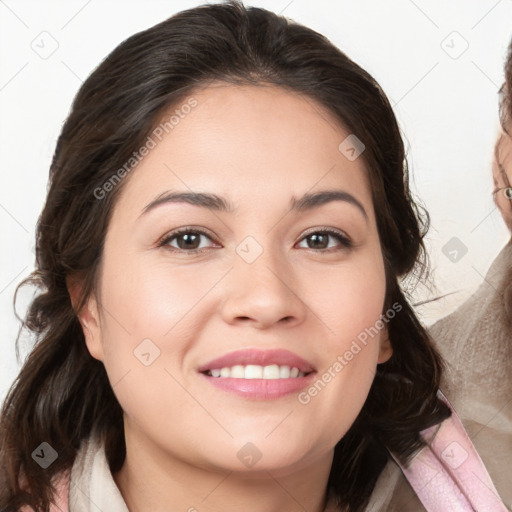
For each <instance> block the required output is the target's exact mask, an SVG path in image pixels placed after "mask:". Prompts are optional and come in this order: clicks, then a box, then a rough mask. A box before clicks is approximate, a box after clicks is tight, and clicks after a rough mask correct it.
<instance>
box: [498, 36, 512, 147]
mask: <svg viewBox="0 0 512 512" xmlns="http://www.w3.org/2000/svg"><path fill="white" fill-rule="evenodd" d="M499 94H500V121H501V126H502V128H503V131H504V132H506V133H508V134H509V135H510V136H511V137H512V133H511V131H510V130H511V122H512V41H511V42H510V45H509V47H508V55H507V58H506V60H505V82H504V83H503V85H502V86H501V88H500V91H499Z"/></svg>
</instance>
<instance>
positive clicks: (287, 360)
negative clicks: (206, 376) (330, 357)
mask: <svg viewBox="0 0 512 512" xmlns="http://www.w3.org/2000/svg"><path fill="white" fill-rule="evenodd" d="M239 364H241V365H244V366H245V365H248V364H255V365H259V366H269V365H271V364H277V365H279V366H289V367H290V368H293V367H295V368H298V369H299V371H301V372H304V373H310V372H313V371H315V368H314V367H313V365H312V364H310V363H308V362H307V361H305V360H304V359H302V357H299V356H298V355H297V354H294V353H293V352H290V351H289V350H283V349H276V350H254V349H244V350H237V351H236V352H231V353H229V354H226V355H224V356H222V357H219V358H217V359H213V360H212V361H209V362H208V363H206V364H204V365H202V366H200V367H199V368H198V370H197V371H198V372H205V371H207V370H215V369H220V368H225V367H231V366H235V365H239ZM230 380H242V381H244V382H247V380H249V379H230ZM250 380H260V379H250ZM283 380H288V379H283Z"/></svg>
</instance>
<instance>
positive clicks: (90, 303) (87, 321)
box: [66, 277, 103, 361]
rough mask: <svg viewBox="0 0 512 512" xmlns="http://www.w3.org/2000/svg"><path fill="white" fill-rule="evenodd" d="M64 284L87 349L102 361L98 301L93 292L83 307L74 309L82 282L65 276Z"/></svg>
mask: <svg viewBox="0 0 512 512" xmlns="http://www.w3.org/2000/svg"><path fill="white" fill-rule="evenodd" d="M66 285H67V288H68V293H69V296H70V298H71V303H72V305H73V309H74V310H75V313H76V316H77V318H78V321H79V322H80V325H81V326H82V330H83V332H84V337H85V344H86V346H87V350H89V353H90V354H91V356H92V357H94V358H95V359H98V360H99V361H103V344H102V340H101V324H100V316H99V308H98V303H97V301H96V297H95V296H94V293H92V294H91V296H90V297H89V298H88V299H87V301H86V303H85V304H84V306H83V308H82V309H81V310H80V311H77V310H76V307H77V304H78V300H79V297H80V296H81V292H82V283H81V282H80V281H79V280H78V279H75V278H69V277H68V278H66Z"/></svg>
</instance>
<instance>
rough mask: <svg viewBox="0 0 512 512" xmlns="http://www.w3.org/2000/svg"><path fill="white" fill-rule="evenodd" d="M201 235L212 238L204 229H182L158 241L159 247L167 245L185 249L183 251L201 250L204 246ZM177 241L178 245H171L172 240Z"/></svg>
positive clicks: (174, 248) (179, 249)
mask: <svg viewBox="0 0 512 512" xmlns="http://www.w3.org/2000/svg"><path fill="white" fill-rule="evenodd" d="M201 237H204V238H207V239H208V240H211V238H210V236H209V235H208V234H207V233H205V232H204V231H201V230H197V229H194V230H193V229H189V228H187V229H180V230H177V231H174V232H173V233H170V234H169V235H168V236H166V237H165V238H164V239H163V240H162V241H161V242H159V243H158V247H166V248H169V249H170V250H176V251H183V252H191V253H194V252H199V251H201V250H202V249H204V247H200V245H201V241H202V239H201ZM174 241H176V245H177V246H174V245H171V242H174Z"/></svg>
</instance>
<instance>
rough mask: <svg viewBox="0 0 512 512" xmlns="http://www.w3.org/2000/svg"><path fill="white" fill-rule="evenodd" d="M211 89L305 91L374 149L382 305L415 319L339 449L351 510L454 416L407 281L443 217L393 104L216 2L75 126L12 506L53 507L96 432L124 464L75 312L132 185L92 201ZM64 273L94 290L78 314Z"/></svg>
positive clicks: (335, 478) (339, 474)
mask: <svg viewBox="0 0 512 512" xmlns="http://www.w3.org/2000/svg"><path fill="white" fill-rule="evenodd" d="M212 80H221V81H224V82H226V83H230V84H252V85H254V86H258V85H261V84H262V83H265V84H271V85H276V86H279V87H283V88H285V89H288V90H290V91H294V92H298V93H300V94H302V95H303V96H304V97H305V98H310V99H311V100H313V101H316V102H318V104H320V105H322V106H325V107H326V108H327V109H328V110H329V111H330V112H331V113H332V114H334V116H336V118H337V119H339V121H340V123H341V124H342V125H343V126H345V127H346V128H347V129H348V130H349V132H350V133H353V134H355V135H356V136H357V137H358V138H359V139H360V140H361V141H362V142H363V143H364V145H365V146H366V149H365V151H364V153H363V155H362V158H364V161H365V164H366V168H367V170H368V176H369V179H370V182H371V187H372V193H373V201H374V205H375V210H376V212H377V222H378V232H379V238H380V242H381V247H382V251H383V255H384V262H385V269H386V279H387V289H386V300H385V305H384V311H386V310H387V309H389V308H390V306H391V305H392V304H394V303H396V302H398V303H399V304H400V305H401V308H402V309H401V311H400V313H398V314H397V315H396V316H395V318H393V319H392V320H391V321H390V322H389V325H388V328H389V337H390V342H391V345H392V347H393V356H392V357H391V359H390V360H389V361H388V362H386V363H384V364H381V365H378V368H377V374H376V377H375V380H374V382H373V385H372V387H371V390H370V393H369V395H368V398H367V400H366V402H365V404H364V406H363V408H362V410H361V413H360V414H359V415H358V417H357V419H356V420H355V422H354V424H353V425H352V426H351V428H350V429H349V431H348V432H347V434H346V435H345V436H344V437H343V438H342V439H341V440H340V441H339V442H338V443H337V445H336V447H335V452H334V461H333V465H332V468H331V473H330V476H329V481H328V489H329V492H330V493H331V495H332V496H334V497H335V498H336V500H337V502H338V504H339V508H340V510H350V511H359V510H361V509H362V507H364V505H365V503H367V501H368V498H369V496H370V494H371V492H372V490H373V488H374V485H375V482H376V480H377V478H378V476H379V474H380V473H381V471H382V469H383V467H384V465H385V464H386V463H387V461H388V460H389V459H390V457H389V450H391V451H393V452H394V453H395V454H396V455H397V456H398V457H399V458H400V459H402V460H403V461H407V460H408V458H409V457H410V456H411V455H412V454H413V453H414V452H415V451H416V450H417V449H418V448H420V447H421V446H422V445H423V442H422V440H421V438H420V435H419V432H420V431H421V430H423V429H425V428H427V427H429V426H431V425H433V424H436V423H439V422H440V421H441V420H442V419H444V418H446V417H447V416H448V415H449V414H450V411H449V409H448V408H447V407H446V405H445V404H443V403H442V402H441V401H440V400H439V399H438V397H437V395H436V393H437V391H438V386H439V381H440V372H441V360H440V356H439V355H438V353H437V352H436V350H435V349H434V348H433V346H432V344H431V342H430V340H429V337H428V335H427V333H426V331H425V329H424V328H423V327H422V325H421V324H420V323H419V321H418V319H417V318H416V316H415V315H414V313H413V310H412V308H411V306H410V305H409V302H408V300H407V299H406V297H405V296H404V293H403V292H402V289H401V287H400V285H399V278H400V277H401V276H404V275H406V274H410V273H415V272H417V271H421V268H422V265H423V264H424V262H425V251H424V246H423V237H424V235H425V232H426V230H427V229H428V223H429V219H428V215H427V214H426V212H423V211H422V210H420V209H419V208H418V207H417V206H416V203H415V202H414V201H413V199H412V198H411V195H410V192H409V186H408V169H407V162H406V157H405V150H404V145H403V141H402V138H401V134H400V130H399V127H398V125H397V121H396V119H395V116H394V114H393V111H392V108H391V105H390V104H389V101H388V99H387V97H386V95H385V94H384V93H383V91H382V90H381V88H380V87H379V85H378V84H377V82H376V81H375V80H374V79H373V78H372V77H371V76H370V75H369V74H368V73H367V72H366V71H364V70H363V69H361V68H360V67H359V66H358V65H357V64H355V63H354V62H352V61H351V60H350V59H349V58H348V57H347V56H346V55H345V54H344V53H342V52H341V51H340V50H339V49H338V48H336V47H335V46H334V45H333V44H332V43H331V42H330V41H328V40H327V39H326V38H325V37H324V36H322V35H321V34H318V33H317V32H314V31H313V30H311V29H309V28H307V27H304V26H302V25H300V24H298V23H295V22H293V21H291V20H288V19H287V18H285V17H283V16H278V15H276V14H274V13H272V12H269V11H267V10H265V9H260V8H253V7H244V6H243V4H242V3H241V2H239V1H235V0H233V1H229V2H226V3H223V4H209V5H202V6H199V7H196V8H193V9H189V10H186V11H182V12H179V13H177V14H176V15H174V16H172V17H171V18H169V19H167V20H166V21H163V22H162V23H159V24H157V25H155V26H154V27H151V28H150V29H148V30H145V31H143V32H140V33H138V34H135V35H133V36H132V37H130V38H128V39H127V40H125V41H124V42H122V43H121V44H120V45H119V46H118V47H117V48H115V49H114V50H113V51H112V52H111V53H110V54H109V55H108V56H107V57H106V58H105V59H104V61H103V62H102V63H101V64H100V65H99V66H98V67H97V69H95V71H94V72H93V73H92V74H91V75H90V76H89V77H88V78H87V80H86V81H85V82H84V83H83V85H82V86H81V88H80V90H79V91H78V93H77V95H76V97H75V99H74V101H73V105H72V109H71V112H70V114H69V116H68V118H67V120H66V122H65V124H64V126H63V128H62V132H61V134H60V136H59V139H58V142H57V146H56V149H55V154H54V157H53V160H52V164H51V168H50V185H49V189H48V195H47V199H46V203H45V206H44V208H43V211H42V213H41V216H40V218H39V220H38V224H37V244H36V255H37V256H36V269H35V271H34V272H33V274H32V275H31V276H30V277H29V278H27V279H26V280H25V281H24V282H22V283H20V286H21V285H23V284H28V283H30V284H34V285H36V286H38V287H39V288H40V294H39V295H38V296H37V297H35V299H34V300H33V302H32V303H31V305H30V308H29V311H28V314H27V317H26V321H25V326H26V327H27V328H28V329H29V330H30V331H32V332H33V333H35V335H36V337H37V341H36V343H35V346H34V348H33V350H32V352H31V353H30V354H29V356H28V358H27V359H26V361H25V362H24V365H23V367H22V369H21V371H20V373H19V375H18V377H17V379H16V381H15V382H14V384H13V385H12V387H11V389H10V390H9V393H8V395H7V398H6V400H5V402H4V404H3V409H2V412H1V417H0V489H1V490H0V505H1V509H2V510H16V509H17V507H19V506H20V505H22V504H28V505H30V506H32V507H33V508H34V509H36V510H42V511H47V510H48V507H49V503H50V501H51V500H52V496H53V488H52V485H51V484H52V482H54V478H55V477H56V476H57V475H58V474H59V472H61V471H63V470H66V469H69V468H70V467H71V466H72V464H73V461H74V458H75V455H76V452H77V450H78V449H79V447H80V443H81V441H82V440H84V439H86V438H88V437H89V436H90V435H91V432H92V431H93V429H94V430H97V431H99V432H100V433H101V434H102V435H103V437H104V440H105V443H106V444H105V450H106V454H107V458H108V461H109V464H110V468H111V471H112V472H115V471H117V470H118V469H119V468H120V467H121V466H122V464H123V461H124V457H125V442H124V435H123V418H122V409H121V407H120V405H119V403H118V401H117V399H116V397H115V395H114V393H113V390H112V387H111V385H110V383H109V380H108V378H107V375H106V372H105V369H104V366H103V364H102V363H101V362H100V361H98V360H96V359H94V358H93V357H92V356H91V355H90V354H89V352H88V351H87V349H86V346H85V341H84V336H83V332H82V328H81V325H80V323H79V321H78V318H77V315H76V311H79V310H80V309H81V307H82V306H83V305H84V303H85V300H86V299H87V297H88V296H89V294H91V293H94V290H95V286H96V280H97V276H98V268H99V264H100V262H101V257H102V250H103V242H104V239H105V234H106V232H107V229H108V225H109V219H110V216H111V213H112V208H113V206H114V204H115V201H116V198H117V197H118V195H119V193H120V191H121V190H122V188H123V186H125V184H126V181H127V180H128V179H129V176H127V177H125V178H124V179H123V180H121V181H120V183H119V184H118V185H117V186H116V187H114V188H113V190H111V191H109V193H108V194H106V195H105V197H103V198H102V199H101V200H98V199H97V198H96V197H95V194H94V191H95V190H97V189H98V187H102V186H103V185H104V184H105V182H106V181H107V180H109V179H110V178H111V177H112V176H113V174H114V173H115V172H116V170H118V169H119V167H120V166H121V165H122V164H123V163H124V162H126V161H127V160H128V159H129V158H130V157H131V156H132V153H133V151H134V150H135V149H137V148H139V147H140V146H141V145H142V144H143V142H144V141H145V139H146V138H147V137H148V135H149V134H150V133H151V130H152V129H153V128H154V127H155V125H156V123H157V122H158V120H159V119H161V117H162V114H163V113H164V112H166V111H167V110H168V109H169V108H170V107H171V106H172V105H176V104H178V103H179V102H181V101H182V100H183V99H184V98H186V97H187V96H188V95H190V94H191V93H192V92H193V91H194V90H195V89H196V88H197V87H204V86H206V85H208V83H209V82H210V81H212ZM133 172H136V170H134V171H133ZM66 279H77V280H80V281H81V282H82V283H83V289H82V296H81V297H80V300H78V302H77V304H75V307H73V305H72V303H71V300H70V296H69V293H68V288H67V286H66ZM18 341H19V340H18ZM42 441H45V442H47V443H49V444H50V445H51V446H52V447H53V448H54V449H55V450H56V451H57V452H58V458H57V460H55V462H54V463H53V464H52V465H51V466H50V467H48V468H47V469H44V470H43V469H42V468H41V467H39V466H38V465H37V464H36V463H35V462H34V461H33V459H32V457H31V453H32V452H33V451H34V449H35V448H36V447H37V446H38V445H39V444H40V443H41V442H42ZM22 476H24V477H25V478H26V484H27V485H26V487H25V488H24V489H22V488H21V487H20V483H19V480H20V478H21V477H22Z"/></svg>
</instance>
